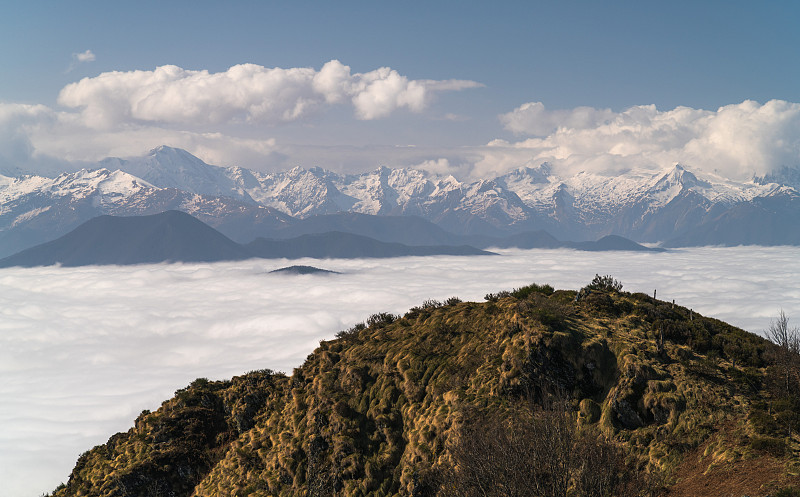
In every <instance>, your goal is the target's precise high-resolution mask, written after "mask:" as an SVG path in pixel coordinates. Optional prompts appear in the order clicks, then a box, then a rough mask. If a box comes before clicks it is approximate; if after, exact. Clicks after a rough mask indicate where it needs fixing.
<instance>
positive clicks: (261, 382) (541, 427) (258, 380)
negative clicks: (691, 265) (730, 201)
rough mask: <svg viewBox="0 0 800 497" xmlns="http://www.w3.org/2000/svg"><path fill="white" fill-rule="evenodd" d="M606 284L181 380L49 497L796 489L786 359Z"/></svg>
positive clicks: (790, 369)
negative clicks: (277, 368)
mask: <svg viewBox="0 0 800 497" xmlns="http://www.w3.org/2000/svg"><path fill="white" fill-rule="evenodd" d="M619 289H620V285H619V284H618V283H617V282H616V281H614V280H613V279H611V278H601V277H598V278H596V279H595V281H593V282H592V284H590V285H588V286H587V287H585V288H583V289H581V291H580V292H575V291H563V290H559V291H554V290H553V289H552V288H551V287H549V286H547V285H531V286H528V287H524V288H520V289H516V290H514V291H511V292H500V293H498V294H490V295H487V296H486V300H487V302H484V303H474V302H461V301H460V300H459V299H457V298H452V299H448V300H447V301H446V302H435V301H428V302H425V303H424V304H422V305H421V306H419V307H415V308H413V309H411V310H410V311H409V312H408V313H406V314H405V315H404V316H402V317H400V316H393V315H391V314H386V313H380V314H375V315H373V316H371V317H370V318H369V319H368V320H367V322H366V323H363V324H360V325H357V326H354V327H353V328H351V329H350V330H347V331H343V332H341V333H339V334H338V335H337V338H336V339H335V340H331V341H323V342H321V343H320V346H319V348H318V349H317V350H315V351H314V352H313V353H312V354H311V355H309V356H308V358H307V360H306V361H305V363H304V364H303V365H302V366H301V367H299V368H297V369H295V371H294V372H293V373H292V375H291V376H287V375H285V374H282V373H275V372H272V371H268V370H264V371H255V372H251V373H248V374H245V375H242V376H238V377H235V378H233V379H232V380H231V381H208V380H205V379H198V380H196V381H195V382H193V383H192V384H191V385H189V386H188V387H187V388H185V389H182V390H179V391H178V392H176V396H175V397H174V398H173V399H170V400H168V401H166V402H164V404H163V405H162V406H161V408H160V409H158V410H157V411H155V412H143V413H142V414H141V415H140V416H139V417H138V418H137V419H136V421H135V424H134V427H133V428H131V429H130V430H129V431H128V432H126V433H119V434H116V435H114V436H113V437H111V438H110V439H109V441H108V442H107V443H106V444H105V445H102V446H98V447H95V448H94V449H91V450H90V451H88V452H86V453H84V454H83V455H81V456H80V458H79V459H78V462H77V464H76V466H75V469H74V470H73V472H72V475H71V476H70V479H69V482H68V483H67V484H66V485H64V486H62V487H60V488H58V489H57V490H56V491H55V492H54V493H53V494H52V495H54V496H79V495H102V496H129V495H130V496H132V495H135V496H164V495H169V496H189V495H196V496H234V495H236V496H239V495H242V496H244V495H253V496H268V495H281V496H297V495H307V496H323V495H347V496H350V495H352V496H355V495H376V496H383V495H387V496H388V495H417V496H423V495H443V496H451V495H452V496H472V495H498V496H499V495H503V496H511V495H541V496H554V495H564V496H566V495H575V496H604V495H606V496H609V495H614V496H627V495H660V494H666V495H677V496H689V495H694V496H699V495H719V496H728V495H735V496H742V495H749V496H751V497H753V496H767V495H784V496H785V495H793V494H792V493H791V490H789V489H788V487H789V486H790V485H794V486H800V476H798V474H800V459H798V455H797V454H798V449H799V448H800V443H798V442H800V440H799V439H798V436H797V433H798V430H800V419H799V418H798V415H797V412H798V407H800V402H799V401H798V387H800V384H798V378H797V368H796V367H795V366H796V364H797V363H796V361H795V360H794V359H796V358H795V356H794V355H790V356H782V355H780V354H779V352H780V350H779V349H778V348H777V347H775V346H774V345H772V344H771V343H769V342H767V341H766V340H764V339H762V338H760V337H757V336H755V335H753V334H750V333H747V332H745V331H743V330H740V329H737V328H735V327H732V326H730V325H728V324H725V323H723V322H720V321H717V320H714V319H710V318H705V317H702V316H700V315H698V314H697V313H694V312H692V311H691V310H690V309H687V308H684V307H681V306H675V305H673V304H670V303H665V302H661V301H658V300H654V299H653V298H651V297H649V296H646V295H643V294H630V293H625V292H621V291H619ZM786 357H789V358H790V359H791V360H789V361H782V360H778V359H779V358H786ZM787 378H788V380H787ZM784 380H786V381H784ZM781 489H783V490H781ZM779 490H780V491H781V492H782V493H781V494H776V492H778V491H779Z"/></svg>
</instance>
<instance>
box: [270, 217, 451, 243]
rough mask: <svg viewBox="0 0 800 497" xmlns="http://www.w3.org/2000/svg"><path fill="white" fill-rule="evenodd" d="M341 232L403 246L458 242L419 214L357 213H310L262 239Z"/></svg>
mask: <svg viewBox="0 0 800 497" xmlns="http://www.w3.org/2000/svg"><path fill="white" fill-rule="evenodd" d="M328 231H341V232H343V233H353V234H354V235H361V236H368V237H370V238H374V239H376V240H380V241H382V242H393V243H404V244H406V245H461V244H463V243H464V241H463V240H461V238H463V237H460V236H458V235H454V234H453V233H450V232H448V231H445V230H443V229H442V228H440V227H439V226H437V225H436V224H434V223H432V222H430V221H428V220H426V219H423V218H421V217H419V216H377V215H372V214H361V213H358V212H339V213H336V214H327V215H318V216H311V217H307V218H305V219H299V220H296V221H294V222H293V223H291V224H289V225H287V226H286V227H283V228H278V229H276V230H274V231H273V232H272V233H270V234H269V236H263V237H264V238H283V239H285V238H293V237H297V236H301V235H310V234H315V233H324V232H328Z"/></svg>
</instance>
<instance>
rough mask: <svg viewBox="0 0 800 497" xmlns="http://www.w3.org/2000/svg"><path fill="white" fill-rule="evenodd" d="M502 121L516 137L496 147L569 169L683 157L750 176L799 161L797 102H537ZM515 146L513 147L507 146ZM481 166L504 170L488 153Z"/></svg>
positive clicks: (606, 168)
mask: <svg viewBox="0 0 800 497" xmlns="http://www.w3.org/2000/svg"><path fill="white" fill-rule="evenodd" d="M500 120H501V122H502V123H503V124H504V125H505V127H506V129H508V130H509V131H512V132H513V133H515V134H521V135H530V136H532V138H528V139H525V140H522V141H519V142H507V141H503V140H496V141H493V142H492V143H490V146H491V147H495V153H494V154H488V155H490V156H491V155H495V156H499V155H502V151H503V150H505V151H507V152H509V153H513V154H514V155H518V154H516V152H518V151H524V152H526V153H527V154H528V157H529V159H530V160H531V161H534V162H543V161H549V162H551V163H553V164H554V165H555V166H556V167H561V168H564V169H565V170H566V171H568V172H573V173H574V172H577V171H580V170H587V171H593V172H599V173H616V172H620V171H624V170H628V169H635V168H664V167H669V166H672V165H674V164H675V163H682V164H685V165H688V166H690V167H693V168H697V169H702V170H705V171H708V172H714V171H715V172H717V173H719V174H720V175H723V176H727V177H731V178H737V179H750V178H752V177H753V175H762V174H765V173H767V172H769V171H772V170H774V169H777V168H780V167H782V166H790V167H797V166H800V104H797V103H791V102H785V101H781V100H771V101H769V102H766V103H765V104H763V105H762V104H759V103H757V102H754V101H750V100H748V101H744V102H742V103H740V104H733V105H726V106H724V107H720V108H719V109H717V110H716V111H708V110H701V109H692V108H689V107H676V108H675V109H672V110H669V111H659V110H658V109H656V107H655V106H654V105H642V106H635V107H631V108H629V109H626V110H624V111H622V112H612V111H611V110H608V109H593V108H591V107H578V108H575V109H570V110H554V111H551V110H547V109H546V108H545V107H544V105H543V104H542V103H540V102H531V103H526V104H524V105H521V106H520V107H518V108H516V109H514V110H513V111H511V112H509V113H507V114H502V115H501V116H500ZM512 151H515V152H512ZM480 166H481V168H482V169H483V170H496V171H503V170H505V169H504V168H505V167H506V164H503V163H502V162H500V161H496V160H495V161H492V160H491V157H487V160H486V161H484V163H483V164H481V165H480Z"/></svg>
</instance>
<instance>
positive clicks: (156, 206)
mask: <svg viewBox="0 0 800 497" xmlns="http://www.w3.org/2000/svg"><path fill="white" fill-rule="evenodd" d="M98 166H99V167H98V168H97V169H92V170H81V171H79V172H76V173H71V174H62V175H60V176H58V177H56V178H43V177H37V176H25V177H20V178H16V179H12V178H6V177H0V255H2V254H8V253H11V251H13V250H18V249H20V248H24V247H26V246H30V245H32V244H33V243H39V242H42V241H46V240H47V239H51V238H53V237H54V236H57V235H60V234H64V233H66V232H67V231H68V230H69V229H72V228H74V227H75V226H77V225H78V224H80V223H81V222H84V221H86V220H87V219H89V218H90V217H93V216H96V215H100V214H116V215H137V214H151V213H156V212H161V211H164V210H168V209H176V210H181V211H184V212H187V213H189V214H192V215H194V216H196V217H198V218H199V219H201V220H203V221H204V222H206V223H208V224H210V225H211V226H213V227H215V228H217V229H219V230H220V231H222V232H223V233H225V234H226V235H228V236H230V237H232V238H234V239H235V240H237V241H240V242H248V241H250V240H252V239H253V238H255V236H271V235H274V234H275V233H276V230H279V229H280V228H281V227H286V226H289V225H290V224H292V222H293V218H301V219H302V218H308V217H311V216H319V215H328V214H335V213H341V212H352V213H361V214H370V215H391V216H419V217H422V218H424V219H426V220H428V221H431V222H433V223H435V224H437V225H439V226H440V227H442V228H444V229H445V230H448V231H450V232H452V233H455V234H458V235H503V234H511V233H521V232H525V231H534V230H546V231H548V232H550V233H551V234H553V235H555V236H557V237H559V238H561V239H572V240H587V239H597V238H600V237H602V236H605V235H609V234H616V235H622V236H625V237H628V238H632V239H634V240H637V241H641V242H668V244H672V245H675V244H680V245H692V244H737V243H762V244H787V243H788V244H800V234H798V230H785V229H783V227H786V226H794V225H796V224H798V223H800V221H799V220H800V196H798V192H797V190H796V188H795V187H794V186H793V184H792V181H790V180H794V179H797V178H798V177H800V173H798V172H797V171H796V170H794V169H787V170H786V171H782V172H780V174H776V175H773V176H767V177H764V178H755V179H754V180H753V181H749V182H734V181H731V180H728V179H725V178H721V177H717V176H714V175H710V174H700V173H699V172H697V171H694V172H692V171H689V170H688V169H687V168H685V167H684V166H681V165H675V166H674V167H672V168H668V169H666V170H664V171H660V172H657V173H655V174H654V173H653V172H651V171H633V172H629V173H626V174H621V175H618V176H600V175H596V174H592V173H588V172H581V173H579V174H576V175H574V176H570V177H559V176H557V175H556V174H554V172H553V170H552V168H551V167H550V165H549V164H547V163H544V164H541V165H539V166H538V167H525V168H520V169H517V170H515V171H511V172H509V173H507V174H504V175H502V176H499V177H496V178H492V179H480V180H476V181H460V180H458V179H456V178H454V177H453V176H437V175H434V174H430V173H427V172H425V171H421V170H417V169H410V168H407V169H389V168H385V167H381V168H378V169H376V170H374V171H371V172H367V173H363V174H347V175H342V174H337V173H334V172H330V171H326V170H324V169H320V168H311V169H303V168H300V167H296V168H294V169H291V170H289V171H283V172H277V173H262V172H257V171H251V170H247V169H244V168H239V167H218V166H213V165H209V164H206V163H205V162H203V161H202V160H200V159H198V158H197V157H194V156H193V155H191V154H189V153H188V152H186V151H184V150H180V149H174V148H170V147H165V146H162V147H158V148H156V149H154V150H152V151H151V152H150V153H148V154H147V155H145V156H143V157H135V158H128V159H118V158H108V159H104V160H102V161H100V163H99V164H98ZM709 233H710V234H709ZM756 234H757V235H756Z"/></svg>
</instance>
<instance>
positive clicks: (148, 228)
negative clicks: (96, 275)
mask: <svg viewBox="0 0 800 497" xmlns="http://www.w3.org/2000/svg"><path fill="white" fill-rule="evenodd" d="M410 255H417V256H419V255H493V254H492V252H486V251H484V250H479V249H476V248H473V247H469V246H466V245H461V246H449V245H437V246H409V245H403V244H401V243H387V242H381V241H379V240H375V239H372V238H368V237H365V236H361V235H354V234H352V233H340V232H336V231H331V232H327V233H319V234H314V235H302V236H299V237H297V238H290V239H285V240H267V239H264V238H257V239H255V240H254V241H252V242H250V243H248V244H246V245H243V244H239V243H236V242H234V241H233V240H231V239H230V238H228V237H226V236H225V235H223V234H222V233H220V232H219V231H217V230H215V229H214V228H212V227H210V226H208V225H206V224H205V223H203V222H202V221H200V220H198V219H196V218H194V217H192V216H190V215H189V214H186V213H185V212H180V211H166V212H163V213H160V214H152V215H148V216H129V217H121V216H99V217H96V218H93V219H91V220H89V221H87V222H85V223H83V224H82V225H80V226H78V227H77V228H75V229H74V230H72V231H70V232H69V233H67V234H66V235H64V236H61V237H59V238H57V239H55V240H53V241H50V242H47V243H43V244H40V245H36V246H34V247H31V248H28V249H25V250H22V251H20V252H18V253H16V254H14V255H11V256H9V257H5V258H3V259H0V267H11V266H24V267H33V266H49V265H54V264H61V265H62V266H87V265H104V264H122V265H127V264H148V263H159V262H217V261H236V260H242V259H249V258H254V257H260V258H265V259H282V258H285V259H298V258H303V257H314V258H320V259H322V258H355V257H401V256H410Z"/></svg>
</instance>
